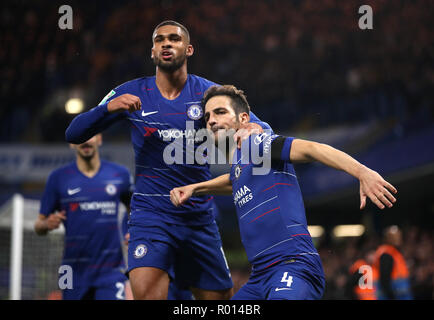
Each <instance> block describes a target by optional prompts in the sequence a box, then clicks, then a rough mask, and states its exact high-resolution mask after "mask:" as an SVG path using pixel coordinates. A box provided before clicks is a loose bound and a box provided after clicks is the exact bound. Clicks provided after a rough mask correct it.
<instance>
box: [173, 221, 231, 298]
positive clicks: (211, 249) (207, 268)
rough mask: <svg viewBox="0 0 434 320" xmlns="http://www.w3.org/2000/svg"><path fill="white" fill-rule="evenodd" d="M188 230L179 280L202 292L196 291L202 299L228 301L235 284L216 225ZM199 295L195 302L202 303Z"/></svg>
mask: <svg viewBox="0 0 434 320" xmlns="http://www.w3.org/2000/svg"><path fill="white" fill-rule="evenodd" d="M186 229H188V230H186V231H185V232H186V234H185V235H184V241H183V243H182V247H181V250H180V251H179V252H178V255H177V260H176V264H175V274H176V277H177V280H178V281H182V282H183V283H184V284H187V285H188V286H189V287H192V288H196V289H201V290H200V291H198V290H196V295H199V297H210V296H211V295H215V296H218V297H221V299H225V298H226V297H227V295H228V294H229V295H231V294H232V290H231V288H232V287H233V283H232V279H231V276H230V271H229V266H228V264H227V261H226V257H225V255H224V252H223V248H222V242H221V239H220V234H219V232H218V228H217V225H216V224H215V223H213V224H210V225H206V226H200V227H187V228H186ZM210 291H214V292H210ZM193 294H194V292H193ZM196 295H195V298H196V299H199V298H198V297H197V296H196Z"/></svg>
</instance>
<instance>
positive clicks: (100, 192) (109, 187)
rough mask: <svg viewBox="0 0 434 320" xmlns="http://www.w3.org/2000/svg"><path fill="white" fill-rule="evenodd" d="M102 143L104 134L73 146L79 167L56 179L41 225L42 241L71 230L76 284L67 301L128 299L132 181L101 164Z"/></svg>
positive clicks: (68, 256)
mask: <svg viewBox="0 0 434 320" xmlns="http://www.w3.org/2000/svg"><path fill="white" fill-rule="evenodd" d="M101 143H102V137H101V134H98V135H96V136H94V137H92V138H91V139H89V140H88V141H86V142H84V143H82V144H80V145H71V148H73V149H75V151H76V161H75V162H72V163H70V164H67V165H66V166H63V167H61V168H59V169H56V170H55V171H53V172H52V173H51V174H50V176H49V178H48V181H47V184H46V187H45V191H44V194H43V197H42V200H41V208H40V214H39V216H38V219H37V220H36V222H35V231H36V233H37V234H39V235H44V234H47V232H49V231H51V230H53V229H56V228H58V227H59V226H60V224H61V223H63V224H64V226H65V248H64V255H63V260H62V265H68V266H70V267H71V270H72V279H73V283H72V288H71V289H69V288H66V289H64V290H63V299H65V300H78V299H95V300H100V299H103V300H114V299H125V292H124V290H125V282H126V281H127V278H126V277H125V275H124V273H123V271H124V269H125V262H124V258H123V254H122V242H123V241H122V238H123V236H124V235H123V234H122V233H123V232H122V228H123V227H122V226H120V225H119V204H120V202H123V203H124V204H125V205H126V207H127V208H128V207H129V203H130V198H131V192H132V184H131V175H130V173H129V171H128V169H127V168H125V167H123V166H120V165H118V164H115V163H112V162H108V161H105V160H101V159H100V156H99V151H98V148H99V146H100V145H101ZM127 217H128V215H127V214H125V216H124V217H123V219H122V224H123V225H125V223H126V221H127ZM123 229H124V230H125V228H123Z"/></svg>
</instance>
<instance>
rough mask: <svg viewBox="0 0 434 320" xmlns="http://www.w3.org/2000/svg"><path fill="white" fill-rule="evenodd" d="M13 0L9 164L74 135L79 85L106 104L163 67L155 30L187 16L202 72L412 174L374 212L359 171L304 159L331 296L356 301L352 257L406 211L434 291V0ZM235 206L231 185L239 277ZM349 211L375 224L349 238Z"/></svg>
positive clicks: (305, 132) (419, 284)
mask: <svg viewBox="0 0 434 320" xmlns="http://www.w3.org/2000/svg"><path fill="white" fill-rule="evenodd" d="M62 4H68V5H70V6H71V7H72V9H73V18H74V20H73V30H60V29H59V27H58V19H59V17H60V16H61V15H60V14H59V13H58V8H59V6H60V5H62ZM364 4H368V5H370V6H371V7H372V9H373V14H374V19H373V21H374V22H373V29H372V30H361V29H359V27H358V20H359V18H360V17H361V14H359V13H358V8H359V7H360V6H361V5H364ZM0 6H1V12H0V25H1V34H0V39H1V46H0V66H1V73H0V75H1V81H0V101H1V105H0V142H1V150H2V156H1V157H0V166H3V167H4V168H5V166H6V165H7V163H6V161H9V160H8V159H7V155H8V150H9V148H11V149H12V148H18V149H20V148H21V149H26V148H28V147H29V146H31V147H36V148H38V147H43V146H58V145H63V144H65V142H64V132H65V129H66V127H67V125H68V124H69V122H70V121H71V119H72V118H73V116H74V115H70V114H67V113H66V112H65V102H66V100H68V99H69V98H73V97H75V96H79V97H81V98H82V99H83V101H84V104H85V107H86V108H90V107H93V106H95V105H96V104H98V103H99V101H100V100H101V99H102V98H103V97H104V96H105V95H106V94H107V93H108V92H109V91H110V90H111V89H112V88H114V87H116V86H117V85H119V84H121V83H123V82H124V81H127V80H130V79H133V78H137V77H141V76H144V75H152V74H154V72H155V68H154V66H153V65H152V63H151V60H150V49H151V34H152V31H153V29H154V27H155V26H156V25H157V24H158V23H159V22H161V21H163V20H166V19H174V20H177V21H179V22H181V23H183V24H184V25H185V26H187V28H188V29H189V31H190V34H191V39H192V44H193V46H194V47H195V54H194V56H193V57H192V58H191V59H190V60H189V62H188V65H189V72H190V73H194V74H197V75H199V76H203V77H205V78H208V79H210V80H212V81H215V82H218V83H222V84H223V83H226V84H234V85H236V86H237V87H239V88H242V89H243V90H244V91H245V92H246V94H247V97H248V99H249V102H250V104H251V107H252V110H253V111H254V112H255V113H256V115H257V116H258V117H259V118H260V119H262V120H264V121H266V122H268V123H269V124H270V125H271V126H272V128H273V129H274V131H275V132H277V133H282V134H286V135H292V136H296V137H299V138H307V139H313V140H316V141H320V142H324V143H328V144H330V145H332V146H335V147H337V148H340V149H342V150H344V151H346V152H347V153H349V154H351V155H352V156H353V157H355V158H356V159H358V160H359V161H361V162H363V163H364V164H366V165H367V166H369V167H370V168H372V169H374V170H376V171H378V172H379V173H380V174H381V175H383V176H384V177H385V178H386V180H388V181H390V182H391V183H392V184H393V185H395V187H397V189H398V195H397V199H398V202H397V203H396V205H395V206H394V207H393V208H392V209H386V210H384V211H381V210H378V209H376V208H375V207H374V206H373V205H371V204H369V205H368V206H367V208H366V209H365V210H363V211H362V212H361V211H360V210H359V209H358V208H359V195H358V184H357V183H356V180H355V179H353V178H352V177H349V176H347V175H345V174H341V173H339V172H335V171H333V170H328V169H327V168H325V167H324V166H320V165H317V164H312V165H303V166H297V167H296V170H297V173H298V177H299V181H300V184H301V187H302V191H303V194H304V197H305V203H306V209H307V218H308V223H309V225H320V226H322V227H323V228H324V233H323V235H322V236H321V237H320V238H316V239H315V244H316V246H317V248H318V250H319V253H320V255H321V257H322V260H323V264H324V268H325V272H326V277H327V289H326V293H325V295H324V299H349V296H348V292H347V290H346V284H347V279H348V268H349V266H350V265H351V263H352V262H354V261H355V259H357V258H358V257H361V256H362V254H363V253H364V252H366V251H367V250H370V249H372V248H375V246H376V245H378V244H379V242H380V240H381V231H382V229H383V228H384V227H385V226H387V225H390V224H397V225H398V226H400V227H401V228H402V230H403V232H404V246H403V248H402V252H403V254H404V256H405V258H406V259H407V262H408V265H409V268H410V273H411V281H412V286H413V292H414V295H415V298H416V299H430V300H431V299H433V298H434V295H433V294H434V289H433V288H434V247H433V246H434V233H433V229H434V219H433V214H434V188H433V181H434V99H433V95H434V64H433V59H434V46H433V43H434V32H433V31H434V30H433V24H434V22H433V21H434V19H433V18H434V15H433V14H434V3H433V2H432V1H431V0H415V1H403V0H394V1H391V0H390V1H384V0H377V1H368V0H365V1H338V0H293V1H286V0H273V1H263V0H249V1H236V0H222V1H214V0H205V1H202V0H201V1H174V0H173V1H171V0H164V1H65V2H56V1H2V4H1V5H0ZM104 141H105V146H109V145H116V146H117V145H125V146H127V147H129V146H130V145H129V143H130V142H129V130H128V128H126V127H125V126H123V125H116V126H115V127H113V128H111V129H109V130H108V131H107V132H106V133H105V134H104ZM105 146H103V147H102V150H104V148H105ZM11 149H10V150H11ZM130 167H131V168H132V167H133V164H132V163H131V164H130ZM214 172H215V173H216V174H217V173H218V172H220V171H219V169H215V170H214ZM9 174H10V172H9ZM43 187H44V181H39V182H35V181H28V180H26V179H21V180H19V181H18V180H17V181H11V180H10V179H9V180H8V179H4V178H3V176H0V200H1V202H2V203H3V202H5V201H6V200H7V199H9V198H10V196H11V195H12V194H13V193H15V192H19V193H22V194H24V195H25V196H26V197H29V198H34V199H38V197H40V195H41V192H42V190H43ZM231 203H232V201H231V199H230V197H228V198H224V197H217V205H218V207H219V216H218V222H219V225H220V229H221V233H222V237H223V241H224V248H225V251H226V254H227V257H228V260H229V264H230V266H231V268H232V269H233V277H234V281H235V282H236V287H237V288H238V287H239V286H240V285H241V284H242V283H243V281H245V280H246V279H247V277H248V272H249V266H248V264H247V261H246V258H245V254H244V252H243V249H242V247H241V243H240V240H239V236H238V231H237V224H236V223H237V222H236V219H235V215H234V210H233V207H232V205H231ZM35 218H36V217H35ZM343 224H362V225H364V226H365V232H364V233H363V235H362V236H360V237H345V238H336V237H334V236H333V232H332V231H333V228H334V227H335V226H337V225H343Z"/></svg>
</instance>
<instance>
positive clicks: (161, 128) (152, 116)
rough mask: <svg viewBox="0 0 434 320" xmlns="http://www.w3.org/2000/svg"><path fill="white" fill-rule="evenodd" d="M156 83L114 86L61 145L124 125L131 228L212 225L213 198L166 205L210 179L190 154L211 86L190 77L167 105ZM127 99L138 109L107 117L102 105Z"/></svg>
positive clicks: (204, 167)
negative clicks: (130, 163)
mask: <svg viewBox="0 0 434 320" xmlns="http://www.w3.org/2000/svg"><path fill="white" fill-rule="evenodd" d="M155 81H156V77H155V76H152V77H143V78H138V79H135V80H132V81H129V82H126V83H124V84H122V85H120V86H118V87H117V88H115V89H114V90H112V91H111V92H110V93H109V94H108V95H107V96H106V97H105V98H104V99H103V100H102V101H101V103H100V105H99V106H97V107H95V108H93V109H91V110H90V111H88V112H86V113H83V114H81V115H79V116H77V117H76V118H74V120H73V121H72V122H71V124H70V126H69V127H68V129H67V131H66V140H67V141H69V142H71V143H82V142H84V141H86V140H87V139H89V138H90V137H92V136H93V135H95V134H96V133H98V132H101V131H103V130H104V129H106V128H107V127H109V126H110V125H111V124H112V123H114V122H116V121H118V120H121V119H124V120H127V121H129V123H130V128H131V140H132V144H133V148H134V154H135V165H136V168H135V175H136V177H135V178H136V179H135V180H136V186H135V192H134V194H133V197H132V200H131V217H130V218H131V220H130V221H131V223H137V224H140V222H141V221H142V219H157V220H161V221H165V222H168V223H175V224H181V225H204V224H208V223H210V222H212V221H213V220H214V215H213V204H212V201H213V198H212V197H210V196H206V195H205V196H195V197H192V198H191V199H189V201H188V202H187V203H186V204H184V205H183V206H180V207H175V206H174V205H173V204H172V203H171V201H170V190H171V189H173V188H174V187H179V186H183V185H186V184H191V183H197V182H201V181H205V180H209V179H210V178H211V173H210V170H209V164H207V163H201V162H198V161H196V158H195V157H194V154H195V152H196V151H197V149H198V146H199V145H200V143H202V142H203V141H202V140H200V139H199V140H197V136H196V133H197V132H198V131H199V130H200V129H202V128H204V126H205V123H204V121H203V108H202V106H201V100H202V98H203V94H204V92H205V91H206V90H207V89H208V88H209V87H210V86H212V85H215V83H214V82H211V81H209V80H206V79H204V78H201V77H198V76H195V75H191V74H189V75H188V78H187V82H186V84H185V86H184V88H183V89H182V91H181V93H180V95H179V96H178V97H177V98H176V99H173V100H168V99H166V98H164V97H163V96H162V95H161V93H160V91H159V89H158V87H157V85H156V82H155ZM126 93H129V94H132V95H135V96H138V97H139V98H140V100H141V102H142V109H141V110H139V111H135V112H132V113H129V112H121V113H115V114H110V113H109V112H108V111H107V104H108V103H109V102H110V101H111V100H112V99H114V98H116V97H118V96H120V95H122V94H126ZM251 118H252V122H259V120H258V119H257V118H256V116H255V115H254V114H251ZM260 124H261V125H262V126H263V127H265V128H269V126H268V125H267V124H265V123H260Z"/></svg>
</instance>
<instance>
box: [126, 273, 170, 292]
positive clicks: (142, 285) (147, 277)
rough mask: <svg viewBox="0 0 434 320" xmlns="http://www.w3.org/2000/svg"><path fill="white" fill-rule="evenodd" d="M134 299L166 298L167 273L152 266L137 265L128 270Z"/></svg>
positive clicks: (167, 287)
mask: <svg viewBox="0 0 434 320" xmlns="http://www.w3.org/2000/svg"><path fill="white" fill-rule="evenodd" d="M129 279H130V285H131V291H132V293H133V297H134V300H166V299H167V293H168V289H169V281H170V278H169V275H168V273H167V272H166V271H164V270H162V269H159V268H154V267H138V268H134V269H133V270H131V271H130V272H129Z"/></svg>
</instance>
